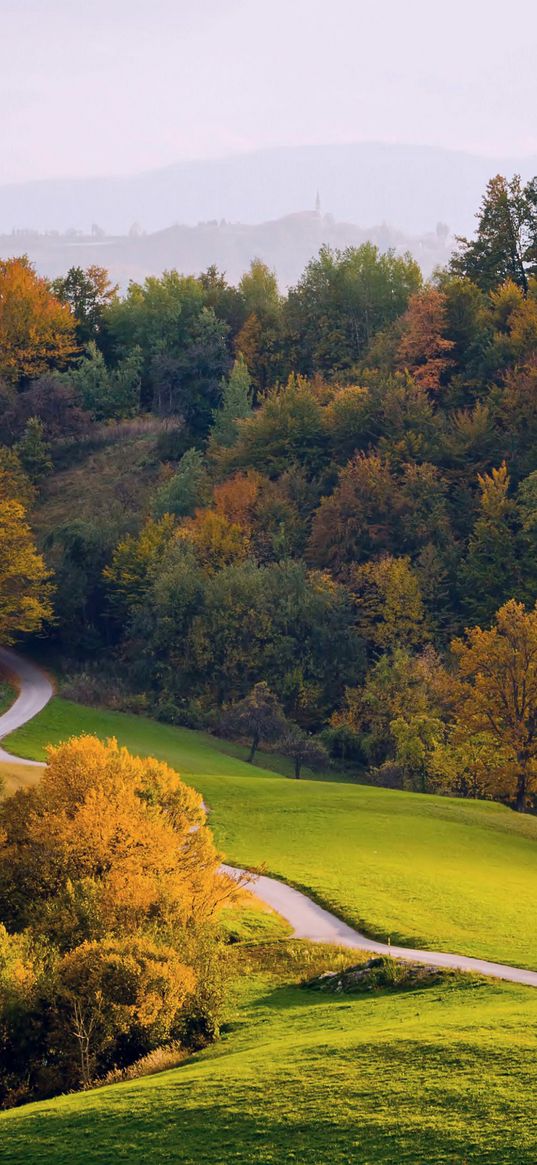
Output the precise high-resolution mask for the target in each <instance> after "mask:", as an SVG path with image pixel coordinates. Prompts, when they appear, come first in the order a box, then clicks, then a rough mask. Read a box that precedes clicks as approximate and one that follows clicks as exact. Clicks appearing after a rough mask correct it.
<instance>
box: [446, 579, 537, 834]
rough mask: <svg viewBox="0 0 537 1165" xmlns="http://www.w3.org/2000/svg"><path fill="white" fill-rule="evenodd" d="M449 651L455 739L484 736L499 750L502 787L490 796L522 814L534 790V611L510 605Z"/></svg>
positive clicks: (536, 741)
mask: <svg viewBox="0 0 537 1165" xmlns="http://www.w3.org/2000/svg"><path fill="white" fill-rule="evenodd" d="M451 646H452V651H453V652H454V654H455V657H456V659H457V663H458V681H459V686H458V689H456V692H457V701H456V713H457V725H456V727H457V735H458V737H459V739H462V740H464V739H467V738H470V737H474V736H475V734H476V733H486V734H487V738H488V739H491V740H493V741H494V742H495V743H496V745H497V746H499V747H500V749H501V752H502V758H503V759H504V764H503V765H502V787H501V788H498V789H497V790H496V791H495V794H496V796H501V795H504V796H505V795H507V798H508V799H509V800H510V801H512V803H513V804H514V805H515V807H516V809H518V810H519V811H521V812H523V811H524V810H525V809H526V808H527V806H528V800H529V797H530V795H531V794H532V793H533V792H534V791H535V789H536V788H537V608H535V607H534V608H533V609H532V610H529V611H528V610H526V608H525V606H524V604H523V603H517V602H516V601H515V599H510V600H509V602H507V603H505V604H504V606H503V607H501V608H500V610H499V611H498V612H497V614H496V618H495V620H494V624H493V626H492V627H491V628H490V629H488V630H482V628H481V627H473V628H471V630H468V631H467V632H466V635H465V638H464V639H457V640H455V642H454V643H452V645H451ZM509 762H510V763H509Z"/></svg>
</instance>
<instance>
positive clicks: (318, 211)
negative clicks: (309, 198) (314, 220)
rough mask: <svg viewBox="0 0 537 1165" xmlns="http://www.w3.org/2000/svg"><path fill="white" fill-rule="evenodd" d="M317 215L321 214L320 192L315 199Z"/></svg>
mask: <svg viewBox="0 0 537 1165" xmlns="http://www.w3.org/2000/svg"><path fill="white" fill-rule="evenodd" d="M315 213H316V214H320V213H321V195H320V194H319V191H317V195H316V198H315Z"/></svg>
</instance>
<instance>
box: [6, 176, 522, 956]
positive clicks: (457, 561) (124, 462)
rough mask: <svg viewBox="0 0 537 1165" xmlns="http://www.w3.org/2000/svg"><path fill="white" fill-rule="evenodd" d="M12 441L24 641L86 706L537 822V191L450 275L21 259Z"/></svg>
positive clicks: (515, 204) (13, 297)
mask: <svg viewBox="0 0 537 1165" xmlns="http://www.w3.org/2000/svg"><path fill="white" fill-rule="evenodd" d="M0 441H1V442H2V444H1V447H0V475H1V494H0V633H1V635H2V637H3V640H4V642H9V641H14V640H16V637H17V636H18V635H19V633H21V632H26V633H30V634H31V635H32V636H34V643H35V644H37V645H38V647H39V649H40V650H41V651H46V652H48V653H49V655H50V656H51V657H53V658H54V660H55V663H56V666H58V667H59V668H60V670H61V672H62V675H63V681H62V685H63V687H62V690H63V691H64V693H65V694H66V695H70V696H71V698H74V699H80V700H81V701H82V702H85V703H95V704H101V705H108V706H110V707H113V708H120V709H124V710H127V711H145V712H147V713H148V714H150V715H151V716H154V717H156V718H157V719H160V720H162V721H167V722H169V723H172V724H177V725H184V726H186V727H193V728H200V727H203V728H208V729H209V730H211V731H214V732H216V733H221V734H227V735H234V736H240V737H241V738H248V739H249V740H250V742H251V745H252V757H253V755H254V754H255V750H256V748H257V747H258V746H259V745H260V744H261V745H263V744H265V745H268V746H270V745H271V744H274V743H275V742H278V747H279V749H280V751H282V750H283V751H284V752H286V753H287V755H288V756H289V757H291V758H292V759H293V761H294V762H295V772H296V775H297V776H299V775H300V771H301V766H302V764H303V763H306V764H311V765H312V766H314V765H321V766H322V765H323V764H328V763H329V758H330V759H331V763H332V764H334V765H336V766H338V765H339V766H351V767H353V766H354V768H355V769H356V771H357V772H359V773H361V774H362V775H363V776H364V779H366V780H367V781H368V782H370V783H376V784H381V785H386V786H388V787H392V788H403V789H406V790H416V791H419V792H441V793H446V794H449V795H454V796H461V797H479V798H486V799H487V798H490V799H497V800H498V799H499V800H502V801H504V802H506V803H507V804H508V805H511V806H512V807H513V808H516V809H518V810H520V811H525V810H534V809H535V808H536V807H537V713H536V708H537V608H536V600H537V179H533V180H532V181H531V182H529V183H527V184H524V183H522V182H521V180H520V179H518V178H517V177H515V178H513V179H512V180H509V181H508V180H506V179H505V178H502V177H501V176H497V177H495V178H493V179H492V180H491V181H490V183H489V185H488V188H487V190H486V192H485V194H484V197H483V201H482V204H481V207H480V208H479V211H478V214H477V225H476V232H475V235H474V237H473V238H472V239H460V240H459V244H458V249H457V251H456V252H455V253H454V255H453V257H452V259H451V262H450V264H449V266H448V267H447V268H446V269H443V270H438V271H436V272H435V274H434V276H433V277H432V278H431V279H430V280H429V281H428V282H424V280H423V278H422V275H421V272H420V269H419V267H418V265H417V263H416V262H415V261H414V260H413V259H412V258H411V257H410V256H408V255H406V256H400V255H396V254H395V253H393V252H387V253H380V252H379V250H378V249H377V248H376V247H375V246H373V245H371V244H364V245H363V246H360V247H358V248H349V249H347V250H345V251H343V252H338V251H331V250H329V249H327V248H324V249H323V250H321V252H320V253H319V255H318V256H317V257H316V258H314V259H313V260H312V261H311V262H310V263H309V264H308V266H307V267H306V269H305V271H304V273H303V275H302V277H301V279H300V280H299V281H298V283H297V284H296V286H294V287H293V288H291V289H290V291H289V292H288V293H287V294H286V295H282V294H281V293H280V291H279V288H278V285H277V281H276V278H275V276H274V275H273V274H272V272H271V271H270V270H269V269H268V268H267V267H266V266H265V264H264V263H263V262H262V261H261V260H258V259H256V260H254V261H253V262H252V264H251V266H250V268H249V270H248V271H246V272H245V274H244V275H243V277H242V279H241V280H240V282H239V284H238V286H232V285H231V284H230V283H228V281H227V280H226V277H225V275H224V274H223V273H221V272H220V271H218V270H216V269H215V268H209V269H208V270H207V271H206V272H205V273H204V274H202V275H200V276H196V277H195V276H188V275H183V274H180V273H178V272H177V271H174V270H171V271H166V272H165V273H164V274H163V275H162V276H161V277H158V278H157V277H149V278H147V279H146V280H145V282H144V283H143V284H137V283H131V284H130V286H129V288H128V290H127V292H126V294H124V295H123V296H121V295H120V294H119V293H118V289H117V288H116V287H115V286H114V285H113V284H112V282H111V281H110V279H109V277H108V274H107V272H106V270H104V269H103V268H100V267H90V268H88V269H85V270H82V269H81V268H76V267H74V268H72V269H71V270H69V271H68V272H67V273H66V275H65V277H63V278H59V279H56V280H54V281H53V282H50V281H47V280H45V279H43V278H41V277H38V276H37V275H36V273H35V271H34V270H33V268H32V266H31V264H30V263H29V261H28V260H27V258H25V257H24V256H21V257H17V258H13V259H9V260H3V261H1V262H0ZM96 467H97V468H96ZM70 973H71V972H70ZM73 973H74V972H73Z"/></svg>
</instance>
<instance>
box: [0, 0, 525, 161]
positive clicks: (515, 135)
mask: <svg viewBox="0 0 537 1165" xmlns="http://www.w3.org/2000/svg"><path fill="white" fill-rule="evenodd" d="M0 49H1V61H2V64H1V68H0V109H1V114H0V158H1V167H0V181H3V182H8V181H14V180H19V179H26V178H47V177H52V176H59V175H62V176H65V175H86V174H108V173H129V172H134V171H139V170H143V169H147V168H150V167H153V166H160V165H166V164H168V163H171V162H174V161H177V160H179V159H180V158H185V157H190V158H192V157H207V156H215V155H221V154H226V153H232V152H237V151H242V150H250V149H255V148H257V147H264V146H271V145H286V144H296V143H312V142H322V143H326V142H349V141H365V140H376V141H387V142H393V141H397V142H410V143H427V144H433V145H443V146H451V147H456V148H463V149H468V150H471V151H476V152H479V153H483V154H491V155H494V154H496V155H504V156H505V155H520V154H526V153H530V152H536V151H537V117H536V110H537V69H536V68H535V61H536V59H537V5H536V3H535V0H509V2H508V3H506V2H505V0H449V2H446V3H440V2H439V0H404V2H403V0H0Z"/></svg>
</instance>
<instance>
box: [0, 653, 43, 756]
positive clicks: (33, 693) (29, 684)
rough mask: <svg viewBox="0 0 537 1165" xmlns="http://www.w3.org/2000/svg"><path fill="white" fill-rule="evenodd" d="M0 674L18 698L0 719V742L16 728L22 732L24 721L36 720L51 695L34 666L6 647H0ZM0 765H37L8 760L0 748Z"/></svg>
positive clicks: (7, 754)
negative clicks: (13, 688)
mask: <svg viewBox="0 0 537 1165" xmlns="http://www.w3.org/2000/svg"><path fill="white" fill-rule="evenodd" d="M0 673H4V674H7V675H8V677H9V678H10V679H13V680H14V681H15V684H16V685H17V687H18V689H19V695H18V696H17V699H16V700H15V703H14V704H12V705H11V708H8V710H7V712H4V714H3V716H0V740H1V739H2V737H4V736H7V735H8V734H9V733H10V732H14V731H15V729H16V728H22V725H23V724H26V723H27V722H28V720H32V719H33V717H34V716H37V713H38V712H41V709H42V708H44V707H45V704H48V702H49V700H50V698H51V696H52V695H53V693H54V689H53V687H52V684H51V682H50V680H49V678H48V676H46V675H45V673H44V672H42V671H41V669H40V668H38V667H36V666H35V664H33V663H30V662H29V661H28V660H26V659H21V657H20V656H19V655H17V654H16V653H15V652H14V651H10V650H9V648H7V647H0ZM0 761H11V763H12V764H23V765H32V764H39V761H31V760H30V761H29V760H23V758H22V757H18V756H10V754H9V753H7V752H5V750H4V749H3V748H2V747H1V746H0Z"/></svg>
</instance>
